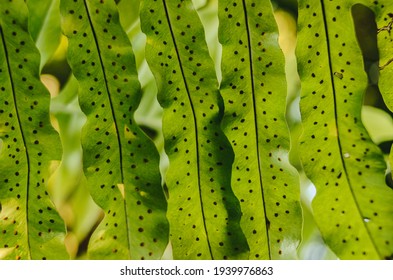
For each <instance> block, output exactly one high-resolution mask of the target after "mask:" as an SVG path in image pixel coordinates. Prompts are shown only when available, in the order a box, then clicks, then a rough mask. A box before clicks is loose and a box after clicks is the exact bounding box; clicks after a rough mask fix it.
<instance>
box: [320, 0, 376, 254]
mask: <svg viewBox="0 0 393 280" xmlns="http://www.w3.org/2000/svg"><path fill="white" fill-rule="evenodd" d="M321 8H322V18H323V21H324V29H325V36H326V47H327V53H328V60H329V72H330V83H331V85H332V89H333V102H334V121H335V126H336V131H337V144H338V149H339V151H340V161H341V164H342V166H343V169H344V174H345V177H346V178H347V182H348V186H349V190H350V192H351V194H352V198H353V201H354V202H355V205H356V208H357V210H358V212H359V213H360V214H361V213H362V211H361V209H360V206H359V203H358V201H357V199H356V196H355V193H354V192H353V188H352V184H351V180H350V177H349V175H348V172H347V167H346V164H345V160H344V158H343V156H342V147H341V137H340V129H339V123H338V114H337V107H338V105H337V103H338V102H337V98H336V88H335V83H334V75H333V71H332V69H333V66H332V57H331V51H330V40H329V31H328V23H327V17H326V12H325V11H326V10H325V3H324V0H321ZM362 225H363V226H364V228H365V229H366V232H367V234H368V236H369V239H370V241H371V244H372V245H373V247H374V250H375V252H376V253H377V254H378V256H379V257H380V258H381V254H380V252H379V251H378V249H377V246H376V244H375V242H374V239H373V237H372V235H371V233H370V230H369V228H368V227H367V225H365V223H364V221H363V220H362Z"/></svg>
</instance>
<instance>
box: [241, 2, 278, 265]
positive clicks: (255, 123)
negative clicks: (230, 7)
mask: <svg viewBox="0 0 393 280" xmlns="http://www.w3.org/2000/svg"><path fill="white" fill-rule="evenodd" d="M242 2H243V10H244V17H245V23H246V29H247V43H248V55H249V59H250V77H251V88H252V105H253V110H254V116H255V117H254V125H255V130H256V133H255V135H256V139H255V140H256V145H255V146H256V150H257V153H256V154H257V158H258V170H259V172H260V173H261V175H260V176H259V184H260V186H261V194H262V203H263V211H264V213H265V229H266V238H267V248H268V253H269V259H271V258H272V256H271V249H270V239H269V230H268V228H269V227H268V218H267V212H266V200H265V194H264V191H263V182H262V164H261V158H260V154H259V153H260V151H259V145H258V143H259V133H258V131H259V130H258V118H257V105H256V103H257V100H256V96H255V81H254V65H253V55H252V47H251V46H252V45H251V43H252V42H251V32H250V26H249V23H248V14H247V5H246V0H242Z"/></svg>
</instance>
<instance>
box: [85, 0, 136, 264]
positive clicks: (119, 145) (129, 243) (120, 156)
mask: <svg viewBox="0 0 393 280" xmlns="http://www.w3.org/2000/svg"><path fill="white" fill-rule="evenodd" d="M86 1H87V0H84V1H83V4H84V6H85V9H86V14H87V18H88V20H89V24H90V27H91V31H92V33H93V37H94V43H95V45H96V48H97V51H98V57H99V59H100V65H101V68H102V75H103V76H104V81H105V89H106V92H107V93H108V100H109V105H110V108H111V114H112V118H113V121H114V127H115V129H116V138H117V143H118V147H119V162H120V176H121V183H123V184H124V171H123V165H124V164H123V154H122V144H121V139H120V133H119V128H118V125H117V120H116V115H115V111H114V107H113V101H112V98H111V94H110V91H109V86H108V79H107V77H106V72H105V67H104V63H103V59H102V55H101V50H100V46H99V44H98V39H97V35H96V32H95V29H94V25H93V22H92V20H91V17H90V11H89V7H88V4H87V3H86ZM123 201H124V212H125V213H127V199H126V197H124V199H123ZM125 223H126V228H127V245H128V255H129V258H130V259H131V251H132V248H131V236H130V224H129V221H128V219H127V217H125Z"/></svg>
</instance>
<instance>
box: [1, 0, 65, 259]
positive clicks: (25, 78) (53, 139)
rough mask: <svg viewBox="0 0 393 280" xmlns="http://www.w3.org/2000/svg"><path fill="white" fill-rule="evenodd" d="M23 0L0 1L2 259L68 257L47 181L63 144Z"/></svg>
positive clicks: (63, 227) (63, 228)
mask: <svg viewBox="0 0 393 280" xmlns="http://www.w3.org/2000/svg"><path fill="white" fill-rule="evenodd" d="M27 18H28V12H27V8H26V4H25V2H24V1H23V0H13V1H2V3H1V5H0V259H39V260H41V259H67V258H68V255H67V252H66V250H65V246H64V237H65V226H64V223H63V220H62V219H61V218H60V216H59V215H58V213H57V212H56V210H55V208H54V206H53V204H52V202H51V200H50V197H49V194H48V192H47V184H48V179H49V176H50V173H51V172H50V171H51V166H52V163H55V161H59V160H60V152H61V149H60V147H61V144H60V139H59V137H58V134H57V133H56V132H55V130H54V129H53V127H52V126H51V123H50V120H49V99H50V96H49V92H48V91H47V90H46V88H45V86H44V85H43V84H42V83H41V82H40V77H39V65H40V56H39V53H38V50H37V49H36V47H35V45H34V42H33V40H32V39H31V37H30V35H29V33H28V32H27Z"/></svg>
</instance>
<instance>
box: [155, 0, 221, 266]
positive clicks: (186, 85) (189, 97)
mask: <svg viewBox="0 0 393 280" xmlns="http://www.w3.org/2000/svg"><path fill="white" fill-rule="evenodd" d="M170 1H171V0H170ZM162 2H163V5H164V9H165V15H166V17H167V21H168V25H169V30H170V32H171V36H172V41H173V44H174V46H175V50H176V55H177V59H178V61H179V67H180V70H181V74H182V77H183V82H184V85H185V87H186V91H187V96H188V100H189V101H190V105H191V110H192V115H193V116H194V126H195V136H196V145H195V149H196V153H197V174H198V187H199V199H200V201H201V211H202V217H203V227H204V229H205V233H206V237H207V245H208V248H209V252H210V256H211V257H212V259H214V257H213V253H212V248H211V245H210V239H209V234H208V231H207V226H206V219H205V211H204V208H203V198H202V190H201V183H200V178H201V174H200V159H199V143H198V126H197V120H196V113H195V108H194V104H193V103H192V99H191V95H190V90H189V88H188V84H187V80H186V76H185V74H184V69H183V64H182V62H181V58H180V54H179V49H178V47H177V44H176V40H175V35H174V33H173V30H172V25H171V20H170V18H169V12H168V7H167V5H166V3H165V0H162Z"/></svg>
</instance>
